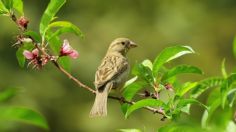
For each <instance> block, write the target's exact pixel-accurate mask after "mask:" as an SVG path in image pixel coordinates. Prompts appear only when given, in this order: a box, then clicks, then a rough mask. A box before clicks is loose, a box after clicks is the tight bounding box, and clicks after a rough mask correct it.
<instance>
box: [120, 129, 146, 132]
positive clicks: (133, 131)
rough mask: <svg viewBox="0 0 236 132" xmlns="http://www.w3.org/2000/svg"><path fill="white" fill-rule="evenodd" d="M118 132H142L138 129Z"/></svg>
mask: <svg viewBox="0 0 236 132" xmlns="http://www.w3.org/2000/svg"><path fill="white" fill-rule="evenodd" d="M118 131H119V132H142V131H141V130H139V129H119V130H118Z"/></svg>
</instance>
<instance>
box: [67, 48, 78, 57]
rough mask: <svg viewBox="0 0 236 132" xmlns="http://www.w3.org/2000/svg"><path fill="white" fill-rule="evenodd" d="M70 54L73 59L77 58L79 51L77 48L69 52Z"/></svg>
mask: <svg viewBox="0 0 236 132" xmlns="http://www.w3.org/2000/svg"><path fill="white" fill-rule="evenodd" d="M69 56H70V57H71V58H72V59H76V58H78V56H79V53H78V52H77V51H76V50H72V52H71V53H70V54H69Z"/></svg>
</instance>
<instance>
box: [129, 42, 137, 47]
mask: <svg viewBox="0 0 236 132" xmlns="http://www.w3.org/2000/svg"><path fill="white" fill-rule="evenodd" d="M137 46H138V45H137V44H136V43H134V42H132V41H130V44H129V48H135V47H137Z"/></svg>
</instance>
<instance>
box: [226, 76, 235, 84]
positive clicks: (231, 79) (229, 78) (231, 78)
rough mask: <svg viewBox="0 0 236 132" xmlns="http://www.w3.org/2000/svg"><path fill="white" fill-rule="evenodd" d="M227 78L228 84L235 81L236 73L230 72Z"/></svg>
mask: <svg viewBox="0 0 236 132" xmlns="http://www.w3.org/2000/svg"><path fill="white" fill-rule="evenodd" d="M227 80H228V84H229V86H231V85H232V84H234V83H236V73H232V74H230V75H229V77H228V78H227Z"/></svg>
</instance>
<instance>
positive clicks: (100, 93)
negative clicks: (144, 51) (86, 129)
mask: <svg viewBox="0 0 236 132" xmlns="http://www.w3.org/2000/svg"><path fill="white" fill-rule="evenodd" d="M134 47H137V44H136V43H134V42H133V41H131V40H130V39H128V38H117V39H115V40H113V41H112V42H111V44H110V46H109V48H108V50H107V53H106V55H105V57H104V58H103V60H102V62H101V64H100V66H99V67H98V69H97V71H96V73H95V81H94V85H95V88H96V97H95V101H94V104H93V107H92V109H91V111H90V117H91V118H92V117H105V116H107V98H108V94H109V92H110V91H111V90H112V89H116V90H119V89H121V88H122V87H123V86H124V83H125V81H126V80H127V78H128V75H129V71H130V65H129V63H128V59H127V57H126V55H127V52H128V51H129V50H130V49H131V48H134Z"/></svg>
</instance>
